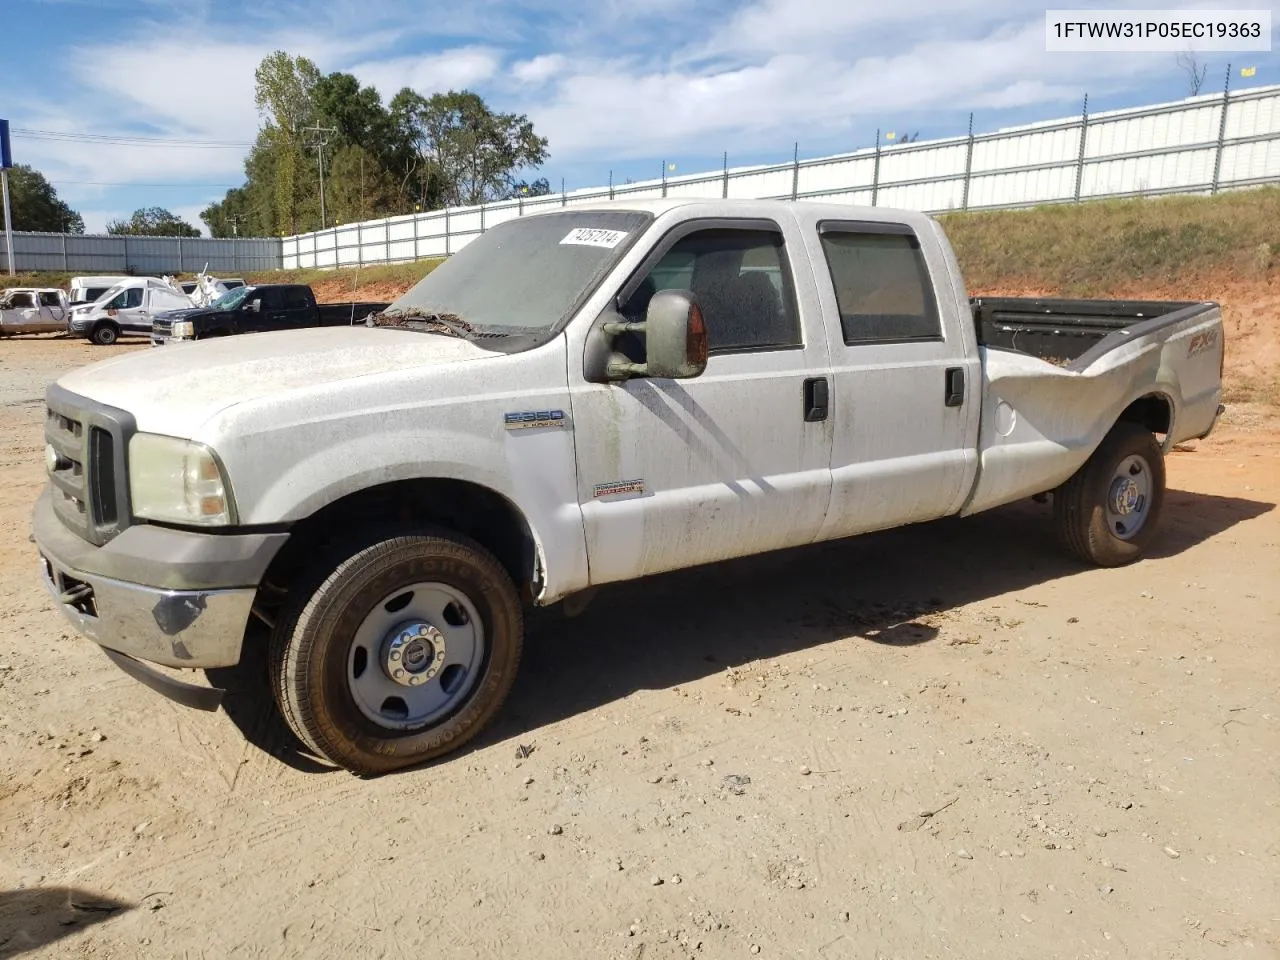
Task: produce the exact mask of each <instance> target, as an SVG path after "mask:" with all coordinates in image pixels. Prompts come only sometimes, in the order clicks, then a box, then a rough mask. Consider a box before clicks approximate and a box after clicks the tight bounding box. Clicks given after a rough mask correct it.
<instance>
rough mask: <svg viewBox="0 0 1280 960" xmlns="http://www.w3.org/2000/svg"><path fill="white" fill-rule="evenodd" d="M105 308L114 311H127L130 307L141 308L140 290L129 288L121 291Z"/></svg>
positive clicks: (138, 288)
mask: <svg viewBox="0 0 1280 960" xmlns="http://www.w3.org/2000/svg"><path fill="white" fill-rule="evenodd" d="M107 306H108V307H110V308H112V309H114V310H128V309H129V308H130V307H140V306H142V288H141V287H131V288H130V289H128V290H121V291H120V292H119V293H118V294H116V295H115V297H113V298H112V300H111V302H110V303H109V304H107Z"/></svg>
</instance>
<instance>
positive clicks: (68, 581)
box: [41, 550, 256, 668]
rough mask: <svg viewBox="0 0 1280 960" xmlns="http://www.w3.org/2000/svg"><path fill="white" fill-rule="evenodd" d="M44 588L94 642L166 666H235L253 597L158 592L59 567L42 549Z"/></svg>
mask: <svg viewBox="0 0 1280 960" xmlns="http://www.w3.org/2000/svg"><path fill="white" fill-rule="evenodd" d="M41 560H42V563H41V568H42V573H43V575H44V586H45V589H46V590H47V591H49V595H50V596H51V597H52V598H53V600H54V604H55V605H56V606H57V608H58V609H59V610H61V611H62V614H63V616H65V617H66V618H67V619H68V620H70V621H71V624H72V626H74V627H75V628H76V630H77V631H78V632H80V633H81V634H83V635H84V636H86V637H88V638H89V639H90V640H92V641H93V642H94V643H97V644H99V645H100V646H103V647H106V648H107V649H109V650H115V651H116V652H117V653H123V654H125V655H126V656H129V657H134V658H136V659H138V660H148V661H150V662H151V663H158V664H161V665H162V666H167V667H191V668H207V667H230V666H234V665H235V664H236V663H238V662H239V660H240V646H241V642H242V640H243V638H244V628H245V624H246V623H248V621H249V615H250V610H251V608H252V607H253V598H254V595H255V593H256V591H255V590H254V589H253V588H251V587H250V588H242V589H234V590H164V589H158V588H156V587H147V586H143V585H142V584H137V583H126V582H125V581H123V580H112V579H109V578H107V577H97V576H94V575H92V574H87V573H82V572H79V571H74V570H70V569H68V568H66V567H65V566H64V565H63V564H61V563H60V562H59V561H58V560H57V559H56V558H54V557H52V556H50V555H49V554H48V552H47V551H44V550H42V551H41Z"/></svg>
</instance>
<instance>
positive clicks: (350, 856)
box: [0, 339, 1280, 960]
mask: <svg viewBox="0 0 1280 960" xmlns="http://www.w3.org/2000/svg"><path fill="white" fill-rule="evenodd" d="M136 348H137V347H128V346H126V347H120V348H116V349H117V350H119V349H136ZM103 355H104V351H103V350H102V349H101V348H93V347H90V346H88V345H87V344H84V343H79V342H70V341H66V340H57V339H30V340H23V341H8V342H5V343H3V344H0V569H2V570H3V575H2V576H0V957H9V956H49V957H95V958H101V957H143V956H147V957H151V956H154V957H184V958H187V957H192V958H194V957H208V958H221V957H262V958H267V957H270V958H278V957H303V956H307V957H316V956H335V957H337V956H353V957H354V956H359V957H396V958H398V957H406V958H407V957H432V958H439V957H477V956H483V957H521V958H547V960H551V958H556V960H559V958H569V957H584V958H586V957H589V958H629V960H639V958H645V960H653V958H674V957H699V958H701V957H708V958H720V957H726V958H727V957H751V956H755V955H758V956H761V957H788V958H792V957H808V958H818V960H854V958H858V960H863V958H865V960H873V958H904V960H907V958H909V960H921V958H929V957H958V958H980V957H1018V958H1035V960H1047V958H1058V957H1061V958H1068V957H1070V958H1077V957H1115V958H1122V957H1124V958H1129V957H1153V958H1155V957H1159V958H1184V957H1185V958H1198V957H1208V958H1236V957H1240V958H1280V760H1278V759H1277V758H1278V757H1280V549H1277V547H1278V546H1280V512H1277V511H1276V509H1275V505H1276V503H1277V502H1278V500H1280V432H1278V430H1277V424H1278V421H1277V420H1276V419H1275V418H1274V417H1273V416H1272V415H1271V414H1270V413H1268V412H1267V411H1266V410H1265V409H1262V408H1254V409H1250V408H1233V409H1232V410H1230V411H1229V414H1228V417H1227V420H1226V422H1225V423H1224V425H1223V426H1222V427H1221V429H1220V432H1219V433H1217V434H1215V436H1214V437H1212V438H1210V439H1209V440H1208V441H1202V442H1200V443H1199V444H1198V445H1196V446H1197V449H1195V450H1193V451H1188V452H1177V453H1175V454H1174V455H1173V456H1172V457H1171V458H1170V463H1169V478H1170V487H1171V492H1170V496H1169V500H1168V503H1167V507H1166V514H1165V523H1164V532H1163V536H1162V537H1161V539H1160V541H1159V544H1158V547H1157V548H1156V549H1155V552H1154V556H1152V557H1151V558H1150V559H1148V560H1146V561H1145V562H1143V563H1141V564H1138V565H1136V566H1133V567H1129V568H1125V569H1121V570H1092V569H1083V568H1081V567H1079V566H1078V565H1076V564H1074V563H1072V562H1070V561H1068V560H1066V559H1064V557H1063V555H1062V554H1061V553H1060V552H1059V551H1058V550H1057V548H1056V546H1055V544H1054V543H1053V541H1052V538H1051V530H1050V526H1049V523H1048V508H1047V507H1042V506H1037V505H1035V504H1032V503H1026V504H1020V505H1017V506H1014V507H1010V508H1005V509H1002V510H999V511H996V512H994V513H991V514H987V515H983V516H980V517H975V518H971V519H969V520H964V521H954V522H953V521H948V522H943V523H938V524H933V525H928V526H922V527H918V528H913V529H905V530H899V531H893V532H889V533H885V534H877V535H874V536H868V537H863V538H858V539H855V540H851V541H848V542H844V543H837V544H829V545H824V546H819V547H814V548H809V549H804V550H795V551H788V552H786V553H782V554H776V555H770V556H766V557H758V558H753V559H749V560H743V561H737V562H733V563H727V564H721V565H717V566H714V567H709V568H705V569H699V570H695V571H689V572H684V573H679V574H673V575H668V576H663V577H659V578H655V579H652V580H648V581H645V582H642V583H635V584H630V585H626V586H623V587H619V588H615V589H612V590H609V591H606V592H603V593H602V594H601V595H600V597H599V598H598V599H597V600H596V601H595V603H594V604H593V605H591V606H590V607H589V608H588V609H587V611H586V612H585V613H584V614H582V615H581V616H580V617H577V618H575V619H565V618H563V617H562V616H560V615H559V614H556V613H554V612H547V613H544V614H540V615H539V616H537V617H536V618H535V619H534V620H533V621H532V623H531V633H530V637H529V641H528V646H527V651H526V656H525V663H524V667H523V670H522V674H521V676H520V679H519V680H518V681H517V685H516V689H515V692H514V694H513V697H512V699H511V701H510V702H509V704H508V706H507V709H506V710H505V712H504V714H503V716H502V718H501V719H500V721H499V722H498V723H497V724H495V725H494V726H493V727H492V728H491V729H490V730H489V731H488V732H487V733H486V734H485V735H483V736H482V737H481V739H480V740H479V742H477V743H476V744H475V745H474V747H473V748H472V749H469V750H468V751H466V752H465V753H463V754H462V755H460V756H455V757H453V758H451V759H448V760H446V761H443V762H440V763H437V764H435V765H433V766H429V767H427V768H424V769H419V770H414V771H409V772H405V773H401V774H397V775H391V776H387V777H383V778H381V779H377V780H360V779H357V778H355V777H352V776H350V775H348V774H346V773H341V772H333V771H330V770H328V769H326V768H323V767H321V766H320V765H318V764H317V763H315V762H314V761H312V760H310V759H309V758H308V757H306V756H304V755H301V754H300V753H298V752H297V751H296V750H295V749H294V746H293V744H292V742H291V741H290V739H289V738H288V736H287V735H286V734H285V733H283V732H282V730H281V728H280V725H279V724H278V723H276V722H274V720H273V719H272V715H271V713H270V712H269V711H266V710H263V709H261V707H260V704H261V703H262V702H264V700H265V698H266V696H267V695H266V692H265V686H263V682H262V679H261V678H262V674H261V667H260V665H258V664H254V663H249V664H246V665H245V666H244V667H243V668H242V669H237V670H236V671H228V672H224V674H225V675H223V676H220V677H219V678H218V679H219V680H220V681H222V682H230V683H232V684H233V687H234V689H235V690H236V693H235V694H234V695H233V696H232V698H231V699H230V701H229V702H228V705H227V710H226V712H222V711H220V712H217V713H212V714H205V713H197V712H192V711H188V710H185V709H183V708H180V707H177V706H174V705H171V704H170V703H169V702H167V701H166V700H164V699H162V698H160V697H159V696H157V695H155V694H153V693H151V692H150V691H148V690H146V689H145V688H143V687H141V686H140V685H139V684H137V683H136V682H134V681H133V680H131V679H129V678H128V677H126V676H125V675H123V674H122V673H121V672H120V671H119V670H117V669H116V668H115V667H114V666H113V665H112V664H111V663H110V662H109V661H108V660H107V659H106V658H105V657H104V656H103V655H102V654H101V653H100V652H99V651H98V650H97V649H96V648H94V647H93V646H92V645H91V644H89V643H88V642H87V641H83V640H80V639H79V638H77V637H75V636H74V635H73V634H72V633H71V632H70V630H69V629H68V628H67V627H66V626H64V623H63V621H62V619H61V618H60V617H59V616H58V615H57V614H55V613H54V612H53V611H52V610H51V609H50V605H49V603H48V602H47V600H46V597H45V595H44V593H43V590H42V589H41V587H40V585H39V581H38V576H37V571H36V564H35V557H34V553H33V548H32V546H31V544H29V543H28V541H27V536H28V533H29V519H28V518H29V514H30V509H31V506H32V503H33V501H34V500H35V498H36V496H37V494H38V491H39V489H40V485H41V483H42V476H43V467H42V463H41V454H40V452H41V449H42V440H41V428H42V405H41V401H40V398H41V396H42V392H43V388H44V385H45V383H46V382H48V381H49V380H50V379H52V378H54V377H56V376H57V375H58V374H59V372H61V371H63V370H66V369H70V368H71V367H74V366H76V365H78V364H81V363H84V362H86V361H88V360H89V359H91V358H92V359H98V358H100V357H102V356H103ZM522 746H523V747H526V748H529V749H528V750H527V751H526V750H518V748H520V747H522ZM518 753H519V754H525V753H527V756H523V757H521V756H518Z"/></svg>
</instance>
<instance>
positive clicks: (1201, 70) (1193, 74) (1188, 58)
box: [1174, 50, 1209, 97]
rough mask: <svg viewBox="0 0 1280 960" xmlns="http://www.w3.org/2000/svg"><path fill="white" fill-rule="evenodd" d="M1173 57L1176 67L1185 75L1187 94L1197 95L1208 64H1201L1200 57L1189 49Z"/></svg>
mask: <svg viewBox="0 0 1280 960" xmlns="http://www.w3.org/2000/svg"><path fill="white" fill-rule="evenodd" d="M1174 59H1175V60H1176V61H1177V64H1178V69H1179V70H1181V71H1182V72H1183V73H1185V74H1186V76H1187V95H1188V96H1192V97H1195V96H1199V94H1200V88H1201V87H1202V86H1203V85H1204V78H1205V75H1206V74H1207V73H1208V72H1209V65H1208V64H1207V63H1206V64H1201V63H1200V59H1199V58H1198V57H1197V56H1196V55H1195V54H1194V53H1193V52H1192V51H1190V50H1188V51H1187V52H1185V53H1180V54H1178V55H1177V56H1176V57H1175V58H1174Z"/></svg>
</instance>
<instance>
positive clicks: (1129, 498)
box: [1103, 454, 1155, 540]
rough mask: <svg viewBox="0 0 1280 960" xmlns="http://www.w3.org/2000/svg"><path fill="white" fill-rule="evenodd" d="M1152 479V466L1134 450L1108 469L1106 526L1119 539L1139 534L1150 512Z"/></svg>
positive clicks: (1105, 505) (1105, 506) (1153, 485)
mask: <svg viewBox="0 0 1280 960" xmlns="http://www.w3.org/2000/svg"><path fill="white" fill-rule="evenodd" d="M1154 489H1155V483H1154V481H1153V480H1152V478H1151V466H1150V464H1148V463H1147V461H1146V458H1145V457H1140V456H1138V455H1137V454H1134V455H1132V456H1128V457H1125V458H1124V459H1123V460H1121V461H1120V462H1119V463H1118V464H1116V468H1115V470H1113V471H1112V473H1111V482H1110V483H1108V484H1107V494H1106V502H1105V504H1104V506H1103V509H1104V511H1105V513H1106V517H1107V529H1108V530H1110V531H1111V533H1112V534H1114V535H1115V536H1116V537H1118V538H1119V539H1121V540H1131V539H1133V538H1134V537H1135V536H1137V535H1138V531H1140V530H1141V529H1142V528H1143V527H1144V526H1145V525H1146V522H1147V516H1148V515H1149V514H1150V513H1151V493H1152V491H1153V490H1154Z"/></svg>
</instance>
